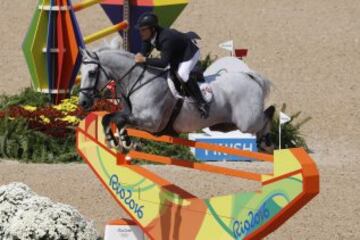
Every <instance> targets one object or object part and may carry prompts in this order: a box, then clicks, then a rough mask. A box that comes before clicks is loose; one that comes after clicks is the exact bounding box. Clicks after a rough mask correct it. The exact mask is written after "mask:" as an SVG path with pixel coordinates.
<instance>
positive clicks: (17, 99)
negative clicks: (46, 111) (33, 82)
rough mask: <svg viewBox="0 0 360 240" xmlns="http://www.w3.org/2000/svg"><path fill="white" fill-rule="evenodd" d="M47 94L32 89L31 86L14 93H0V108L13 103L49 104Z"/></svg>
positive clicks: (40, 105) (41, 105)
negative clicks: (10, 94)
mask: <svg viewBox="0 0 360 240" xmlns="http://www.w3.org/2000/svg"><path fill="white" fill-rule="evenodd" d="M49 102H50V98H49V95H46V94H43V93H39V92H36V91H34V90H33V89H32V88H25V89H24V90H23V91H22V92H20V93H19V94H16V95H12V96H8V95H6V94H2V95H0V110H4V109H6V108H8V107H10V106H14V105H31V106H34V107H43V106H45V105H47V104H49Z"/></svg>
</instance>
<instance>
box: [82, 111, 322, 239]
mask: <svg viewBox="0 0 360 240" xmlns="http://www.w3.org/2000/svg"><path fill="white" fill-rule="evenodd" d="M104 115H105V113H104V112H94V113H91V114H89V115H88V117H87V118H86V119H84V120H83V121H82V122H81V123H80V125H79V127H78V129H77V150H78V153H79V154H80V155H81V156H82V158H83V159H84V160H85V161H86V162H87V164H88V165H89V166H90V167H91V169H92V170H93V171H94V173H95V174H96V176H97V177H98V178H99V180H100V181H101V182H102V184H103V185H104V187H105V188H106V189H107V190H108V191H109V192H110V193H111V195H112V196H113V198H114V200H116V201H117V203H118V204H119V205H120V206H121V207H122V208H123V209H124V210H125V211H126V212H127V213H128V214H129V216H131V217H132V219H133V220H134V221H135V222H136V223H137V224H138V225H139V226H141V227H142V228H143V230H144V232H145V233H146V234H147V235H148V236H149V237H150V238H151V239H164V240H165V239H174V238H176V239H206V240H208V239H222V240H225V239H260V238H263V237H265V236H266V235H267V234H269V233H271V232H272V231H274V230H275V229H276V228H277V227H279V226H280V225H281V224H282V223H283V222H285V221H286V220H287V219H288V218H290V217H291V216H292V215H293V214H295V213H296V212H297V211H298V210H299V209H300V208H302V207H303V206H304V205H305V204H306V203H307V202H308V201H310V200H311V199H312V198H313V197H314V196H315V195H317V194H318V192H319V175H318V171H317V168H316V165H315V163H314V162H313V160H312V159H311V158H310V157H309V156H308V155H307V153H306V152H305V151H304V150H303V149H287V150H280V151H276V152H275V154H274V156H271V155H266V154H260V153H252V152H246V151H242V150H238V149H229V148H225V147H221V146H217V145H212V144H207V143H197V142H192V141H188V140H183V139H177V138H172V137H167V136H164V137H154V136H152V135H150V134H148V133H144V132H141V131H137V130H129V135H131V136H136V137H143V138H147V139H150V140H156V141H162V142H169V143H175V144H182V145H187V146H195V147H200V148H207V149H209V150H213V149H216V150H218V151H219V150H221V151H226V152H229V153H230V152H231V154H237V155H241V156H245V155H246V157H251V158H254V159H258V160H259V159H261V158H262V159H263V160H264V161H269V162H273V164H274V166H273V174H271V175H269V174H258V173H252V172H246V171H241V170H234V169H227V168H222V167H216V166H213V165H207V164H203V163H191V162H189V161H182V160H176V159H172V158H169V157H163V156H156V155H151V154H147V153H142V152H136V151H130V152H129V153H128V155H127V156H125V155H123V154H120V153H118V152H117V151H116V150H114V149H109V148H107V147H106V145H105V141H104V134H103V130H102V126H101V119H102V117H103V116H104ZM126 157H132V158H137V159H144V160H147V161H153V162H160V163H164V164H171V165H178V166H182V167H188V168H193V169H198V170H203V171H209V172H214V173H220V174H225V175H231V176H236V177H239V178H242V179H248V180H254V181H258V182H260V183H261V185H262V187H261V189H259V191H256V192H239V193H234V194H230V195H227V196H219V197H213V198H209V199H199V198H197V197H196V196H194V195H192V194H191V193H188V192H187V191H186V190H184V189H181V188H180V187H178V186H176V185H175V184H173V183H170V182H168V181H167V180H165V179H163V178H161V177H159V176H157V175H155V174H154V173H152V172H150V171H149V170H147V169H145V168H143V167H141V166H138V165H131V164H130V162H128V161H126Z"/></svg>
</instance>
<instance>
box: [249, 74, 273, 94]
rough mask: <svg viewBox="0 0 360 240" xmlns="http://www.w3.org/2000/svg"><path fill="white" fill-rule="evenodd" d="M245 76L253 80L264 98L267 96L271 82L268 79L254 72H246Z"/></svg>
mask: <svg viewBox="0 0 360 240" xmlns="http://www.w3.org/2000/svg"><path fill="white" fill-rule="evenodd" d="M246 74H247V75H249V77H250V78H251V79H253V80H254V81H255V82H256V83H257V84H259V86H260V87H261V89H262V90H263V93H264V98H266V97H267V96H269V93H270V88H271V81H270V80H269V79H267V78H265V77H263V76H262V75H260V74H258V73H255V72H247V73H246Z"/></svg>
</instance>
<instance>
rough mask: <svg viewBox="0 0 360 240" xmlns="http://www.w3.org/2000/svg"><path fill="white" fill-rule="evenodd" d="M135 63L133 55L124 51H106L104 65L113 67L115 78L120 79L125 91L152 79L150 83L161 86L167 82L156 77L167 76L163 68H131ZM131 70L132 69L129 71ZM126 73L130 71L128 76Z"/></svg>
mask: <svg viewBox="0 0 360 240" xmlns="http://www.w3.org/2000/svg"><path fill="white" fill-rule="evenodd" d="M134 64H135V61H134V60H133V59H132V58H131V56H130V55H129V56H126V54H124V53H123V52H122V51H107V52H106V53H104V65H105V66H108V68H109V69H111V71H112V74H113V75H114V78H116V80H118V81H117V82H118V84H119V85H121V86H122V88H123V89H124V90H125V91H129V90H130V88H133V87H134V86H135V84H141V83H144V82H146V81H148V80H151V79H153V80H154V81H151V83H149V84H158V85H159V86H160V85H162V84H166V81H164V80H163V79H161V80H160V79H158V80H157V79H155V78H166V74H162V70H158V69H153V68H151V69H146V68H145V69H144V67H143V66H137V67H135V68H134V69H132V70H131V68H132V67H133V66H134ZM129 70H131V71H130V72H129ZM126 73H128V74H127V76H124V75H125V74H126ZM159 80H160V81H159ZM145 88H146V86H145ZM161 89H162V88H159V93H160V94H161ZM125 94H126V93H125Z"/></svg>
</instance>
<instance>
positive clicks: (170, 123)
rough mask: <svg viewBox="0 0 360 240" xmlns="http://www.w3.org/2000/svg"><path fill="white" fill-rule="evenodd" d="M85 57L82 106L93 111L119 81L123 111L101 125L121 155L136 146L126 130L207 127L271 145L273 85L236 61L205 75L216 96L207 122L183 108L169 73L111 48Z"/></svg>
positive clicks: (186, 104)
mask: <svg viewBox="0 0 360 240" xmlns="http://www.w3.org/2000/svg"><path fill="white" fill-rule="evenodd" d="M82 55H83V65H82V67H81V75H82V79H81V86H80V88H81V89H80V94H79V104H80V105H81V106H82V107H84V108H85V109H89V108H91V107H92V105H93V103H94V98H96V97H97V96H98V93H99V91H101V89H104V88H105V87H106V85H107V84H108V83H109V81H110V80H116V83H117V84H116V85H117V97H118V98H119V99H120V100H121V101H122V104H123V109H122V110H121V111H118V112H114V113H110V114H107V115H105V116H104V118H103V121H102V124H103V127H104V132H105V134H106V138H107V141H108V142H109V143H111V144H112V145H120V146H121V149H122V150H129V149H130V148H131V146H132V143H131V141H130V139H129V137H128V136H127V133H126V130H125V128H126V127H132V128H137V129H140V130H144V131H148V132H150V133H153V134H164V133H167V134H169V133H170V134H171V133H172V135H174V134H176V133H187V132H194V131H197V130H199V129H203V128H205V127H210V128H211V129H213V130H217V131H223V132H226V131H230V130H236V129H239V130H240V131H241V132H243V133H251V134H256V135H257V137H258V140H260V141H262V142H264V141H265V142H266V145H267V146H269V145H270V143H269V141H268V139H269V138H268V137H267V136H268V135H269V134H268V133H269V131H270V125H271V120H272V117H273V113H274V111H275V108H274V107H273V106H271V107H269V108H268V109H267V110H265V111H264V100H265V98H266V96H267V95H268V93H269V90H270V85H271V84H270V81H269V80H267V79H265V78H263V77H262V76H261V75H259V74H258V73H256V72H254V71H252V70H251V69H250V68H249V67H248V66H247V65H246V64H245V63H244V62H243V61H241V60H239V59H237V58H234V57H225V58H222V59H219V60H217V61H215V62H214V63H213V64H212V65H211V66H210V67H209V68H208V69H207V70H206V72H205V74H204V75H205V80H206V82H207V83H208V86H209V87H210V88H211V90H212V94H213V95H212V100H211V102H210V112H209V117H208V118H207V119H202V118H201V117H200V113H199V112H198V110H197V107H196V105H195V103H194V102H193V101H190V100H188V99H185V101H183V102H180V101H179V99H178V98H177V97H176V96H175V95H174V93H173V92H172V91H170V88H169V85H168V83H167V78H168V73H167V71H165V70H164V69H156V68H152V67H146V66H145V65H137V64H135V61H134V55H133V54H131V53H129V52H125V51H124V50H122V49H113V48H111V47H110V46H109V47H103V48H102V49H99V50H97V51H93V52H91V51H89V50H82ZM174 109H176V110H174ZM174 111H175V112H176V114H174ZM111 123H115V124H116V126H117V128H118V130H119V133H120V134H119V135H120V141H118V140H119V139H117V138H116V137H114V134H113V133H112V131H111V128H110V124H111ZM169 130H171V131H169ZM262 145H264V144H262Z"/></svg>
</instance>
